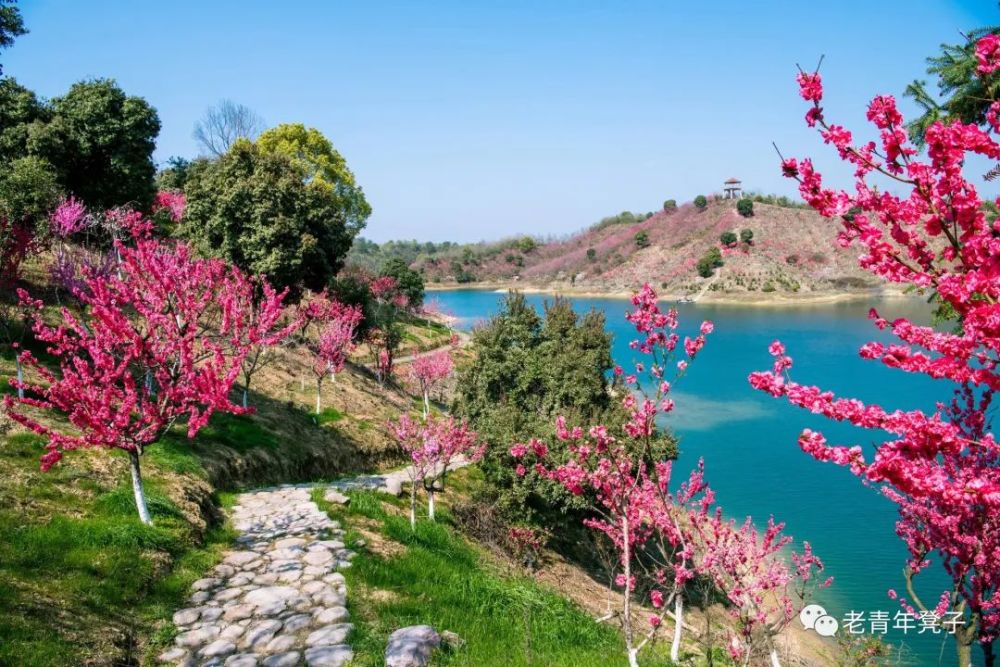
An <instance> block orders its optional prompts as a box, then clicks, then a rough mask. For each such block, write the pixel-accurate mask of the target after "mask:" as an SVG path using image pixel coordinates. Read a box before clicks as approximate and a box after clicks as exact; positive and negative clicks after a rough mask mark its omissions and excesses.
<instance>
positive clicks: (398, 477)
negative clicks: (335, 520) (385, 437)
mask: <svg viewBox="0 0 1000 667" xmlns="http://www.w3.org/2000/svg"><path fill="white" fill-rule="evenodd" d="M470 463H471V462H470V461H469V460H468V459H466V458H465V457H461V456H460V457H456V458H455V460H454V461H452V462H451V463H450V464H449V465H448V472H451V471H453V470H458V469H459V468H464V467H466V466H467V465H469V464H470ZM411 468H412V466H407V467H406V468H401V469H400V470H393V471H391V472H387V473H383V474H381V475H358V476H356V477H346V478H344V479H338V480H336V481H334V482H330V484H329V487H330V489H331V491H330V492H329V493H328V494H327V498H326V499H327V500H328V501H330V502H343V500H341V499H340V498H343V496H340V498H338V497H337V496H339V495H340V494H339V493H338V492H340V491H355V490H369V491H378V492H379V493H388V494H390V495H393V496H398V495H400V494H401V493H402V492H403V484H406V483H408V482H409V481H410V476H411V475H412V470H411Z"/></svg>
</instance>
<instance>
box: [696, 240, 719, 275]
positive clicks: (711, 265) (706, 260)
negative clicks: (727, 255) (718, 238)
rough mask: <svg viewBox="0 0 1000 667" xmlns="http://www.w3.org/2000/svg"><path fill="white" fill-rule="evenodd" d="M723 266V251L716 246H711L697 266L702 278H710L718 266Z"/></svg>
mask: <svg viewBox="0 0 1000 667" xmlns="http://www.w3.org/2000/svg"><path fill="white" fill-rule="evenodd" d="M720 266H722V253H721V252H719V249H718V248H716V247H715V246H712V247H711V248H709V249H708V250H707V251H706V252H705V254H704V255H702V257H701V259H699V260H698V263H697V264H696V265H695V268H696V269H697V270H698V275H699V276H701V277H702V278H708V277H709V276H711V275H712V273H714V270H715V269H716V268H717V267H720Z"/></svg>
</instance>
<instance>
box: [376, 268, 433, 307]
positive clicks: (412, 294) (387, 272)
mask: <svg viewBox="0 0 1000 667" xmlns="http://www.w3.org/2000/svg"><path fill="white" fill-rule="evenodd" d="M380 275H383V276H389V277H391V278H395V279H396V285H398V286H399V291H400V292H402V293H403V294H405V295H406V300H407V301H408V302H409V304H410V306H412V307H413V308H419V307H420V306H422V305H423V303H424V277H423V276H422V275H420V274H419V273H418V272H416V271H414V270H413V269H411V268H410V267H409V265H408V264H407V263H406V262H405V261H403V260H402V259H400V258H398V257H395V258H393V259H390V260H389V261H388V262H386V263H385V266H383V267H382V272H381V274H380Z"/></svg>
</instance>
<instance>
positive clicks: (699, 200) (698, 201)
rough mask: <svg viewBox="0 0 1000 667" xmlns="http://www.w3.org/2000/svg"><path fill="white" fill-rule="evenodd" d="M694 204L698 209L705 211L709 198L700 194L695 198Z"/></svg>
mask: <svg viewBox="0 0 1000 667" xmlns="http://www.w3.org/2000/svg"><path fill="white" fill-rule="evenodd" d="M694 205H695V206H697V207H698V210H700V211H704V210H705V208H706V207H707V206H708V199H706V198H705V195H698V196H697V197H695V198H694Z"/></svg>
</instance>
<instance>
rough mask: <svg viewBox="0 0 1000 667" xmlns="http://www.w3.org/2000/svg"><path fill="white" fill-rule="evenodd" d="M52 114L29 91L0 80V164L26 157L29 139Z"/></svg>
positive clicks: (17, 84) (15, 83) (14, 82)
mask: <svg viewBox="0 0 1000 667" xmlns="http://www.w3.org/2000/svg"><path fill="white" fill-rule="evenodd" d="M50 117H51V113H50V112H49V109H48V108H47V107H46V106H45V105H44V104H43V103H42V102H41V101H40V100H39V99H38V96H37V95H35V93H33V92H32V91H30V90H28V89H27V88H25V87H24V86H22V85H21V84H19V83H18V82H17V80H16V79H0V164H8V163H9V162H12V161H13V160H16V159H17V158H21V157H25V156H26V155H27V154H28V137H29V135H30V133H31V131H32V129H34V130H35V131H37V130H38V127H39V125H44V124H46V123H48V122H49V119H50Z"/></svg>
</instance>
